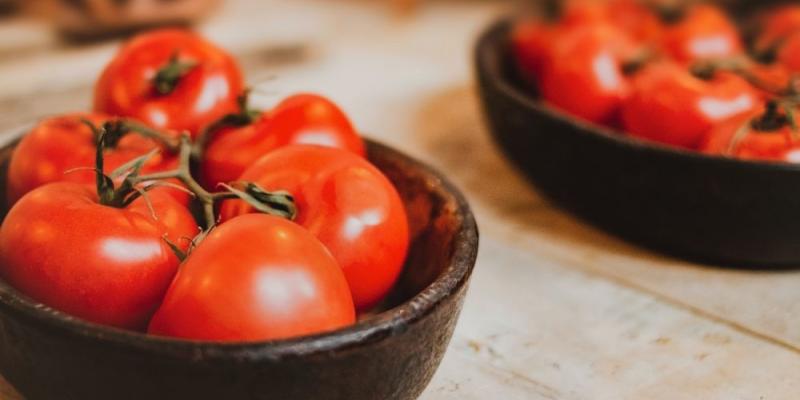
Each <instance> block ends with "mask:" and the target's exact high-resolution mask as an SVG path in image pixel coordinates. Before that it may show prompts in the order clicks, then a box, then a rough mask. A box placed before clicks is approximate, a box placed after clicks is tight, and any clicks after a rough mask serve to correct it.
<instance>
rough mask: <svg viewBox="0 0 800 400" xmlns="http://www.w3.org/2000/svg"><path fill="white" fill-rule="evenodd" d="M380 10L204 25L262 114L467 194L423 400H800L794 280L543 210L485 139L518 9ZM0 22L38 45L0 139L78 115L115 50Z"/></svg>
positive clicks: (277, 13) (266, 6)
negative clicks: (374, 142) (465, 286)
mask: <svg viewBox="0 0 800 400" xmlns="http://www.w3.org/2000/svg"><path fill="white" fill-rule="evenodd" d="M378 3H379V2H367V1H338V2H326V1H321V0H318V1H313V0H298V1H293V2H281V1H277V0H271V1H262V2H249V1H246V0H238V1H229V2H227V3H226V6H225V7H224V8H223V10H221V13H220V14H219V15H218V16H217V17H215V18H213V19H211V20H209V21H208V22H207V24H205V25H203V26H202V27H201V28H200V29H201V30H202V31H203V32H204V33H206V34H208V35H209V36H210V37H212V38H213V39H214V40H215V41H217V42H219V43H221V44H222V45H224V46H226V47H228V48H230V49H231V50H232V51H233V52H234V53H236V54H237V56H239V57H240V58H241V60H242V63H243V66H244V67H245V69H246V71H247V73H248V76H249V77H250V81H251V82H254V83H255V82H260V83H259V84H258V85H257V86H258V91H257V93H256V94H257V98H256V100H257V101H258V102H259V103H260V104H262V105H269V104H272V103H274V102H275V101H276V99H279V98H280V97H281V96H282V95H285V94H287V93H291V92H294V91H301V90H313V91H318V92H322V93H325V94H327V95H329V96H330V97H332V98H333V99H334V100H336V101H337V102H338V103H340V104H341V105H342V106H343V107H344V108H345V109H346V110H347V111H348V112H349V114H350V115H351V116H352V118H353V119H354V121H355V123H356V125H357V126H359V127H360V128H361V129H362V130H363V131H365V132H367V133H368V134H369V135H370V136H372V137H374V138H376V139H379V140H381V141H384V142H386V143H389V144H391V145H393V146H396V147H398V148H400V149H401V150H404V151H407V152H409V153H411V154H414V155H416V156H418V157H420V158H422V159H424V160H426V161H428V162H429V163H431V164H433V165H434V166H436V167H437V168H439V169H441V170H444V171H446V172H447V173H448V174H449V176H451V178H452V180H453V181H454V182H455V183H456V184H457V185H458V186H459V187H461V188H462V189H463V190H464V192H465V193H466V194H467V196H468V197H469V199H470V201H471V203H472V205H473V207H474V209H475V212H476V215H477V217H478V222H479V225H480V228H481V233H482V246H481V253H480V256H479V263H478V266H477V270H476V274H475V277H474V280H473V284H472V287H471V289H470V293H469V296H468V299H467V304H466V307H465V309H464V311H463V314H462V318H461V322H460V324H459V326H458V328H457V331H456V336H455V338H454V339H453V342H452V344H451V346H450V349H449V351H448V354H447V356H446V357H445V360H444V363H443V364H442V367H441V368H440V370H439V372H438V373H437V375H436V376H435V377H434V380H433V382H432V383H431V385H430V386H429V388H428V390H427V391H426V392H425V394H423V397H422V398H423V399H427V400H442V399H466V400H472V399H475V400H477V399H487V398H498V399H512V400H513V399H537V400H538V399H558V400H562V399H563V400H578V399H670V400H673V399H678V400H680V399H720V400H730V399H748V400H749V399H756V400H757V399H767V400H776V399H778V400H780V399H787V400H792V399H796V398H797V393H800V380H798V379H797V376H798V371H800V273H797V272H751V271H730V270H724V269H719V268H715V267H713V266H704V265H696V264H690V263H686V262H682V261H679V260H675V259H672V258H669V257H665V256H662V255H658V254H653V253H651V252H648V251H646V250H643V249H640V248H637V247H634V246H631V245H629V244H626V243H624V242H622V241H620V240H618V239H616V238H614V237H612V236H609V235H607V234H605V233H603V232H601V231H598V230H596V229H594V228H592V227H590V226H587V225H585V224H583V223H582V222H581V221H578V220H576V219H575V218H573V217H571V216H569V215H567V214H565V213H563V212H561V211H560V210H558V209H556V208H554V207H553V206H552V205H551V204H549V203H548V202H547V200H546V199H543V198H542V197H541V196H540V195H539V194H538V193H537V192H536V190H535V188H533V187H531V186H530V185H528V184H527V183H526V182H525V181H524V179H523V178H522V177H521V175H520V174H518V173H517V172H516V171H514V169H513V168H512V167H511V166H510V164H509V163H508V162H507V161H505V160H504V159H503V157H502V156H501V155H500V154H499V152H498V151H497V150H496V148H495V147H494V146H493V144H492V143H491V142H490V140H489V138H488V135H487V133H486V132H485V127H484V124H483V120H482V117H481V112H480V109H479V107H478V104H477V100H476V96H475V94H474V88H473V86H472V71H471V65H470V56H471V51H472V49H471V46H472V42H473V40H474V38H475V35H476V34H477V33H478V31H479V30H480V29H481V28H483V27H484V26H485V25H487V24H488V23H489V22H490V21H491V20H492V19H493V18H494V17H495V16H498V15H500V14H503V13H506V12H507V11H508V10H509V9H511V7H512V6H513V4H512V3H513V2H511V1H494V2H463V3H462V2H455V1H438V2H421V3H420V4H419V5H418V6H417V9H416V10H415V12H414V13H413V15H411V16H408V17H404V18H400V19H398V18H397V17H396V15H395V14H394V12H393V11H391V9H390V8H388V7H385V6H383V5H381V4H378ZM10 23H12V24H14V26H15V27H17V28H18V29H22V30H21V31H19V32H28V33H35V34H34V36H29V37H34V38H37V39H35V40H31V41H30V44H29V46H28V47H26V49H25V50H20V51H18V49H19V46H17V45H14V44H13V43H12V44H10V43H11V42H13V41H12V40H6V39H5V36H3V35H0V87H2V88H3V90H2V91H0V128H7V127H10V126H14V125H16V124H19V123H22V122H26V121H29V120H30V119H31V118H37V117H40V116H43V115H47V114H49V113H53V112H61V111H66V110H74V109H78V108H83V107H88V104H89V101H90V99H91V84H92V81H93V79H94V78H93V76H94V74H95V73H96V71H98V70H99V69H100V68H101V66H102V64H103V62H104V61H105V60H106V59H107V58H108V57H109V56H110V54H112V53H113V49H114V46H115V44H114V43H106V44H97V45H91V46H82V47H70V46H64V45H62V44H59V43H58V42H57V41H55V40H53V39H51V38H48V36H47V35H46V34H44V33H43V29H45V28H44V27H41V26H39V25H36V24H32V23H26V22H24V21H13V22H10ZM22 27H24V29H23V28H22ZM3 29H4V25H0V32H7V31H4V30H3ZM13 46H16V47H14V50H13V51H12V50H9V51H6V52H4V47H5V48H12V47H13ZM9 53H11V54H20V55H19V56H12V57H8V56H3V55H4V54H6V55H7V54H9ZM55 66H57V68H56V67H55ZM270 77H275V79H267V78H270ZM587 201H590V199H587ZM9 390H10V389H8V388H7V386H6V385H4V384H2V383H0V398H2V399H13V400H16V397H15V396H14V395H12V394H10V392H9Z"/></svg>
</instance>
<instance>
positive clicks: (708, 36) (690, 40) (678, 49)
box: [661, 4, 744, 64]
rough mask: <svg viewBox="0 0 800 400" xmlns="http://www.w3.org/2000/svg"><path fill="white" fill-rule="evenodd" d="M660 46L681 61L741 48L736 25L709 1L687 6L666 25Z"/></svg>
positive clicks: (723, 55) (728, 54) (733, 53)
mask: <svg viewBox="0 0 800 400" xmlns="http://www.w3.org/2000/svg"><path fill="white" fill-rule="evenodd" d="M661 46H662V48H663V49H664V51H665V52H666V53H667V54H669V55H670V56H671V57H672V58H673V59H674V60H676V61H677V62H679V63H684V64H689V63H692V62H695V61H701V60H708V59H721V58H728V57H733V56H736V55H739V54H742V53H743V51H744V44H743V43H742V38H741V36H740V35H739V31H738V30H737V28H736V25H734V23H733V21H732V20H731V19H730V17H728V16H727V15H726V14H725V12H724V11H723V10H721V9H720V8H719V7H717V6H714V5H709V4H697V5H694V6H689V7H688V10H686V14H685V15H684V16H683V18H681V20H680V21H678V22H677V23H675V24H673V25H667V27H666V29H665V31H664V34H663V36H662V40H661Z"/></svg>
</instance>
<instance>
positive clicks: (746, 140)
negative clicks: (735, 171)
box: [700, 110, 800, 163]
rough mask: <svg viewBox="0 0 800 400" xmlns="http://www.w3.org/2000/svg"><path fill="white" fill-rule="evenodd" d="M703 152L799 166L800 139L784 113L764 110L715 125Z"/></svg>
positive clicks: (703, 146)
mask: <svg viewBox="0 0 800 400" xmlns="http://www.w3.org/2000/svg"><path fill="white" fill-rule="evenodd" d="M700 150H702V151H703V152H704V153H707V154H720V155H726V156H730V157H736V158H741V159H750V160H773V161H786V162H792V163H800V139H799V138H798V132H794V131H793V130H792V128H791V126H790V124H789V123H788V121H787V119H786V116H785V114H777V113H775V111H772V113H769V112H767V113H765V112H764V111H763V110H761V111H758V112H754V113H748V114H746V115H742V116H740V117H737V118H732V119H730V120H728V121H725V122H723V123H721V124H719V125H717V126H715V127H714V128H713V129H712V130H711V131H710V132H709V133H708V135H707V136H706V138H705V141H704V142H703V144H702V145H701V146H700Z"/></svg>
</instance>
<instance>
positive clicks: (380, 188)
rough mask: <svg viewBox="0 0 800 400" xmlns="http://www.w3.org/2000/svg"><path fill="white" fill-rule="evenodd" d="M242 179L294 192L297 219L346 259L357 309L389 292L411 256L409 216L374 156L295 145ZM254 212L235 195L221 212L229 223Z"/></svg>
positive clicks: (339, 257)
mask: <svg viewBox="0 0 800 400" xmlns="http://www.w3.org/2000/svg"><path fill="white" fill-rule="evenodd" d="M239 179H240V180H242V181H247V182H254V183H256V184H258V185H259V186H261V187H262V188H264V189H266V190H270V191H277V190H286V191H288V192H289V193H291V194H292V195H293V197H294V200H295V204H296V206H297V210H298V214H297V217H296V220H295V221H296V222H297V223H298V224H300V225H302V226H304V227H305V228H307V229H308V230H309V231H311V233H312V234H313V235H314V236H316V237H317V238H319V240H320V241H321V242H322V243H323V244H324V245H325V246H326V247H327V248H328V250H330V251H331V253H332V254H333V256H334V257H335V258H336V260H337V261H338V262H339V266H341V268H342V270H343V271H344V275H345V277H346V278H347V282H348V283H349V285H350V289H351V291H352V293H353V299H354V301H355V305H356V308H357V309H358V310H366V309H368V308H370V307H372V306H374V305H375V304H376V303H378V302H379V301H380V300H381V299H382V298H383V297H384V296H385V295H386V294H387V293H388V292H389V290H390V289H391V287H392V285H393V284H394V283H395V281H396V280H397V277H398V275H399V274H400V271H401V270H402V266H403V262H404V260H405V257H406V251H407V249H408V240H409V238H408V235H409V233H408V221H407V219H406V213H405V209H404V206H403V202H402V200H401V199H400V196H399V195H398V193H397V191H396V190H395V188H394V186H392V183H391V182H390V181H389V180H388V179H387V178H386V177H385V176H384V175H383V174H382V173H381V172H380V171H379V170H378V169H377V168H375V167H374V166H373V165H372V164H370V163H369V162H368V161H367V160H365V159H364V158H362V157H359V156H357V155H355V154H353V153H350V152H347V151H344V150H341V149H332V148H327V147H321V146H310V145H293V146H287V147H284V148H282V149H279V150H276V151H274V152H272V153H269V154H267V155H266V156H264V157H262V158H261V159H259V160H258V161H257V162H256V163H255V164H253V166H251V167H250V168H248V169H247V170H246V171H245V172H244V174H242V176H241V177H240V178H239ZM252 211H253V210H252V208H251V207H250V206H249V205H247V204H246V203H245V202H243V201H240V200H229V201H226V202H224V203H223V204H222V207H221V211H220V215H221V218H222V220H223V221H225V220H229V219H231V218H232V217H234V216H236V215H241V214H245V213H249V212H252ZM224 224H225V222H223V225H224Z"/></svg>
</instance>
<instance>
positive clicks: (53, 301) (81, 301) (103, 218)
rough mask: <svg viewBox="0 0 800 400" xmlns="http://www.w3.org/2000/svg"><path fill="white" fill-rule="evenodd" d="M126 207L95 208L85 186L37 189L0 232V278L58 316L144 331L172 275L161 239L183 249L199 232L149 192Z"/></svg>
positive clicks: (180, 210) (174, 262)
mask: <svg viewBox="0 0 800 400" xmlns="http://www.w3.org/2000/svg"><path fill="white" fill-rule="evenodd" d="M150 199H151V203H152V206H153V209H154V210H155V214H156V215H157V216H158V217H159V219H158V220H154V219H153V216H152V215H151V211H150V209H149V207H148V206H147V205H146V203H145V202H144V201H143V198H139V199H137V200H136V201H134V202H133V203H132V204H131V205H130V206H128V207H127V208H124V209H117V208H112V207H107V206H103V205H100V204H98V199H97V194H96V192H95V190H94V188H92V187H91V186H90V185H82V184H76V183H70V182H58V183H52V184H49V185H45V186H42V187H39V188H37V189H35V190H33V191H32V192H30V193H28V194H27V195H25V196H24V197H23V198H22V199H20V200H19V201H18V202H17V203H16V205H15V206H14V207H12V208H11V210H10V211H9V213H8V215H7V216H6V219H5V221H4V222H3V224H2V226H1V227H0V276H2V278H3V279H4V280H5V281H6V282H8V283H9V284H11V285H12V286H13V287H15V288H16V289H18V290H19V291H21V292H22V293H25V294H26V295H28V296H30V297H31V298H33V299H34V300H36V301H39V302H42V303H44V304H46V305H48V306H51V307H53V308H55V309H58V310H60V311H63V312H66V313H68V314H71V315H74V316H76V317H79V318H83V319H85V320H88V321H91V322H95V323H99V324H104V325H109V326H114V327H118V328H123V329H132V330H144V328H145V327H146V326H147V322H148V320H149V318H150V316H151V315H152V313H153V312H154V311H155V310H156V308H157V307H158V304H159V303H160V302H161V299H162V298H163V295H164V293H165V292H166V290H167V287H168V286H169V284H170V282H171V281H172V279H173V277H174V275H175V272H176V271H177V268H178V264H179V260H178V258H177V257H176V256H175V254H174V253H173V252H172V250H171V249H170V248H169V246H168V245H167V244H166V242H165V241H164V240H163V237H164V236H165V235H166V236H167V237H168V238H169V239H170V240H171V241H172V242H173V243H176V244H178V245H179V246H180V247H182V248H183V249H184V250H185V249H186V248H187V247H188V244H189V241H188V240H187V239H186V238H192V237H194V236H195V235H196V234H197V231H198V230H197V224H196V223H195V221H194V219H193V217H192V216H191V214H190V213H189V211H188V210H187V209H186V208H185V207H184V206H183V205H181V204H179V203H177V202H176V201H175V200H174V199H172V197H170V196H168V195H166V194H163V193H158V192H153V193H151V195H150Z"/></svg>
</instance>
